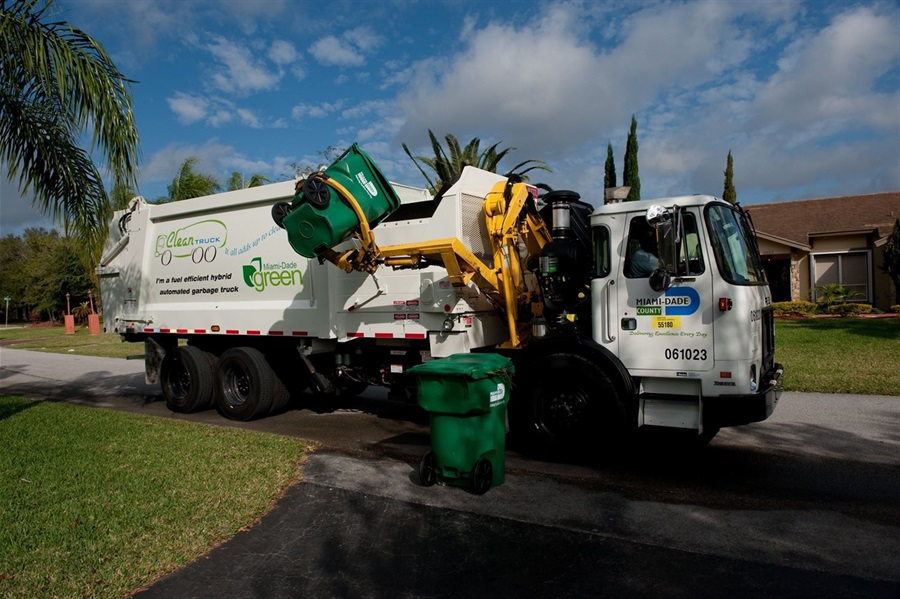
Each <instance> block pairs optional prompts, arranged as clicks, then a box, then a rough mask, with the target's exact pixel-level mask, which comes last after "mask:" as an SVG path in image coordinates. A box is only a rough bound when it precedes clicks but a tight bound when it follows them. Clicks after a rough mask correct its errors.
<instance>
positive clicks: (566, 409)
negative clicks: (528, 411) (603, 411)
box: [536, 387, 591, 436]
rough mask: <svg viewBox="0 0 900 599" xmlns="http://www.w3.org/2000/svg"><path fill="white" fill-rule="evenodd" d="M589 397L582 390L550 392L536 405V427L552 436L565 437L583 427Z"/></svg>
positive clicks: (586, 415)
mask: <svg viewBox="0 0 900 599" xmlns="http://www.w3.org/2000/svg"><path fill="white" fill-rule="evenodd" d="M590 403H591V398H590V395H589V394H588V393H587V392H586V391H585V390H584V389H582V388H577V387H574V388H567V389H560V390H556V391H552V392H550V393H549V394H548V395H546V396H545V397H544V398H543V399H542V400H541V401H540V402H539V404H538V413H537V414H536V416H537V425H538V426H539V427H540V428H541V429H543V430H544V431H546V432H547V433H550V434H552V435H557V436H559V435H567V434H570V433H572V432H574V431H577V430H578V429H579V428H581V427H583V426H584V422H585V420H586V418H587V417H588V414H589V411H590Z"/></svg>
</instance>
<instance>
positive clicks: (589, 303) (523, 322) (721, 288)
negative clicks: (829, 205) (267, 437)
mask: <svg viewBox="0 0 900 599" xmlns="http://www.w3.org/2000/svg"><path fill="white" fill-rule="evenodd" d="M642 248H643V249H644V251H648V248H649V249H650V250H653V254H652V256H653V257H652V258H649V257H641V256H639V252H640V251H641V250H642ZM647 261H649V262H650V263H651V264H652V265H653V269H652V271H649V272H648V271H646V270H645V271H644V272H641V271H640V269H639V268H638V265H639V263H641V264H643V263H644V262H647ZM98 273H99V275H100V278H101V289H102V294H103V305H104V327H105V329H106V330H107V331H108V332H111V333H115V334H119V335H121V336H122V338H123V339H124V340H125V341H129V342H143V343H144V344H145V354H146V370H147V379H148V381H149V382H156V381H158V382H160V384H161V387H162V392H163V394H164V396H165V398H166V401H167V403H168V406H169V407H170V408H171V409H172V410H175V411H180V412H190V411H195V410H201V409H206V408H209V407H211V406H212V405H213V404H215V405H216V406H217V407H218V409H219V410H220V411H221V412H222V413H223V414H224V415H225V416H227V417H229V418H235V419H240V420H247V419H252V418H258V417H262V416H265V415H266V414H268V413H270V412H273V411H277V410H282V409H284V408H285V406H286V405H287V402H288V400H289V398H290V395H291V392H293V393H294V394H297V393H298V392H300V391H302V390H304V389H306V388H311V389H312V390H313V391H316V392H321V393H332V394H340V393H345V394H346V393H350V394H355V393H359V392H361V391H362V390H363V389H365V388H366V387H367V386H369V385H383V386H387V387H389V388H390V389H391V390H392V392H393V393H394V394H396V395H399V396H405V395H408V394H409V393H411V392H412V391H411V390H413V389H414V388H415V385H414V381H411V380H410V377H409V375H407V374H406V373H407V371H408V370H409V369H410V368H412V367H413V366H415V365H418V364H421V363H423V362H425V361H428V360H433V359H439V358H442V357H446V356H450V355H453V354H459V353H467V352H484V351H488V352H495V353H502V354H505V355H508V356H509V357H511V358H512V359H513V360H514V362H515V375H514V379H513V381H512V384H513V388H512V396H511V399H510V403H509V426H510V430H511V433H512V434H514V435H515V436H516V437H517V438H518V439H519V440H520V441H521V442H522V443H523V444H525V445H526V446H527V447H530V448H532V449H534V450H537V451H556V450H570V449H585V448H586V449H588V450H592V448H599V447H609V446H611V445H615V444H617V443H619V442H622V441H625V440H627V439H628V438H630V437H631V436H632V434H633V433H634V432H635V431H636V430H637V429H638V428H640V427H664V428H676V429H685V430H690V431H694V433H695V434H696V435H697V437H698V438H700V439H709V438H711V437H712V436H713V435H714V434H715V432H716V431H718V430H719V428H720V427H723V426H734V425H740V424H746V423H750V422H755V421H759V420H763V419H765V418H767V417H768V416H769V415H770V414H771V413H772V411H773V410H774V407H775V404H776V402H777V400H778V396H779V393H780V385H779V380H780V377H781V373H782V369H781V366H780V365H778V364H776V363H775V361H774V349H775V345H774V326H773V310H772V306H771V295H770V292H769V288H768V286H767V284H766V281H765V277H764V274H763V269H762V265H761V262H760V258H759V253H758V250H757V246H756V242H755V238H754V235H753V233H752V230H751V227H750V225H749V223H748V220H747V218H746V217H745V215H744V214H743V212H742V211H741V210H740V208H738V207H735V206H732V205H730V204H728V203H726V202H723V201H722V200H719V199H716V198H713V197H710V196H699V195H698V196H684V197H675V198H663V199H657V200H652V201H639V202H622V203H613V204H607V205H603V206H600V207H599V208H596V209H593V208H592V207H591V206H590V205H589V204H587V203H585V202H583V201H581V198H580V196H579V194H577V193H575V192H571V191H553V192H549V193H546V194H545V195H544V196H543V197H542V198H540V199H539V198H538V197H537V189H536V188H534V187H532V186H529V185H527V184H525V183H522V182H520V181H518V180H516V179H515V178H512V179H508V178H505V177H503V176H500V175H497V174H494V173H490V172H486V171H482V170H479V169H476V168H473V167H466V168H465V169H464V170H463V172H462V174H461V176H460V177H459V179H458V180H457V181H456V182H455V183H454V184H453V185H452V186H451V187H450V188H449V189H447V190H446V192H445V193H443V194H440V196H439V197H432V195H431V194H430V193H428V191H427V190H423V189H418V188H414V187H409V186H405V185H398V184H391V183H389V182H387V180H386V179H385V178H384V177H383V175H382V174H381V173H380V171H379V170H378V168H377V166H375V165H374V163H372V162H371V160H370V159H369V158H368V156H367V155H366V154H365V153H364V152H362V151H361V150H359V148H358V147H357V146H356V145H354V146H353V147H352V148H351V149H350V150H348V152H347V153H345V155H344V156H342V157H341V158H340V159H338V161H336V162H335V164H334V165H332V166H331V167H329V168H328V169H326V170H325V171H324V172H323V173H316V174H314V175H312V176H311V177H309V178H307V179H306V180H304V181H300V182H297V183H295V182H293V181H289V182H283V183H275V184H271V185H265V186H260V187H254V188H250V189H244V190H239V191H233V192H228V193H222V194H216V195H213V196H207V197H202V198H196V199H191V200H185V201H181V202H175V203H170V204H151V203H148V202H146V201H145V200H143V199H141V198H136V199H135V200H133V202H132V203H131V205H130V206H129V208H128V209H127V210H125V211H121V212H119V213H117V214H116V215H115V217H114V219H113V221H112V223H111V226H110V233H109V238H108V240H107V244H106V247H105V251H104V255H103V257H102V260H101V264H100V266H99V267H98Z"/></svg>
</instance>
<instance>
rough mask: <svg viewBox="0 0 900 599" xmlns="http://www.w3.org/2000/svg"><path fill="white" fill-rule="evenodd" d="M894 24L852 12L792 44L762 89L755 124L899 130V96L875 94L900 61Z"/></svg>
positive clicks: (866, 13) (860, 10) (868, 11)
mask: <svg viewBox="0 0 900 599" xmlns="http://www.w3.org/2000/svg"><path fill="white" fill-rule="evenodd" d="M891 21H892V20H891V19H890V18H886V17H885V16H884V15H879V14H876V12H875V11H874V10H873V9H872V8H869V7H857V8H852V9H850V10H849V11H848V12H845V13H843V14H840V15H838V16H837V17H836V18H835V19H834V21H833V22H832V23H831V24H830V25H829V26H828V27H825V28H824V29H822V30H821V31H818V32H814V33H812V34H809V35H807V36H806V37H802V38H800V39H798V40H797V41H795V42H794V43H792V44H791V45H790V46H788V48H787V49H786V51H785V53H784V54H783V56H782V57H781V59H780V60H779V61H778V67H779V69H778V72H776V73H775V74H774V75H773V76H772V77H771V78H770V79H769V81H768V82H767V83H766V86H765V87H764V88H763V89H762V90H760V93H759V98H758V114H757V120H756V121H755V122H756V123H761V122H766V123H770V124H771V123H782V124H784V123H793V124H804V123H805V124H814V123H816V122H817V121H820V120H821V119H828V120H834V119H836V120H837V121H838V122H841V123H845V124H849V122H851V121H852V122H855V123H857V124H867V125H870V126H872V125H878V126H885V125H888V126H897V124H898V119H900V113H898V111H897V107H898V103H897V102H898V95H897V94H896V93H878V92H876V91H875V90H874V86H875V83H876V82H877V80H878V78H879V77H881V76H882V75H884V74H885V73H886V72H888V71H889V70H890V69H891V68H896V65H897V61H898V58H900V43H898V41H897V39H898V38H897V34H898V31H897V28H896V21H894V22H893V23H892V22H891ZM887 115H891V116H889V117H888V119H887V122H885V120H884V119H885V117H886V116H887ZM891 117H893V118H891Z"/></svg>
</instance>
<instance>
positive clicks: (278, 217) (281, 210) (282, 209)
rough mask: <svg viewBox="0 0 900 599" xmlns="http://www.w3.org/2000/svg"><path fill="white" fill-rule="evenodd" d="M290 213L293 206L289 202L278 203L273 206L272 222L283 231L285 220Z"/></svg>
mask: <svg viewBox="0 0 900 599" xmlns="http://www.w3.org/2000/svg"><path fill="white" fill-rule="evenodd" d="M290 213H291V205H290V203H288V202H278V203H277V204H275V205H274V206H272V220H274V221H275V224H276V225H278V226H279V227H281V228H282V229H283V228H284V219H285V217H286V216H287V215H288V214H290Z"/></svg>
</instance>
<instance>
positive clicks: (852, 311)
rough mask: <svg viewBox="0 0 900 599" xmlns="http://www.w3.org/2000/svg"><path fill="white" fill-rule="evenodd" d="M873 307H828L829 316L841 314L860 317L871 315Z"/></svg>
mask: <svg viewBox="0 0 900 599" xmlns="http://www.w3.org/2000/svg"><path fill="white" fill-rule="evenodd" d="M871 312H872V306H870V305H869V304H835V305H833V306H828V313H829V314H840V315H841V316H859V315H860V314H870V313H871Z"/></svg>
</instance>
